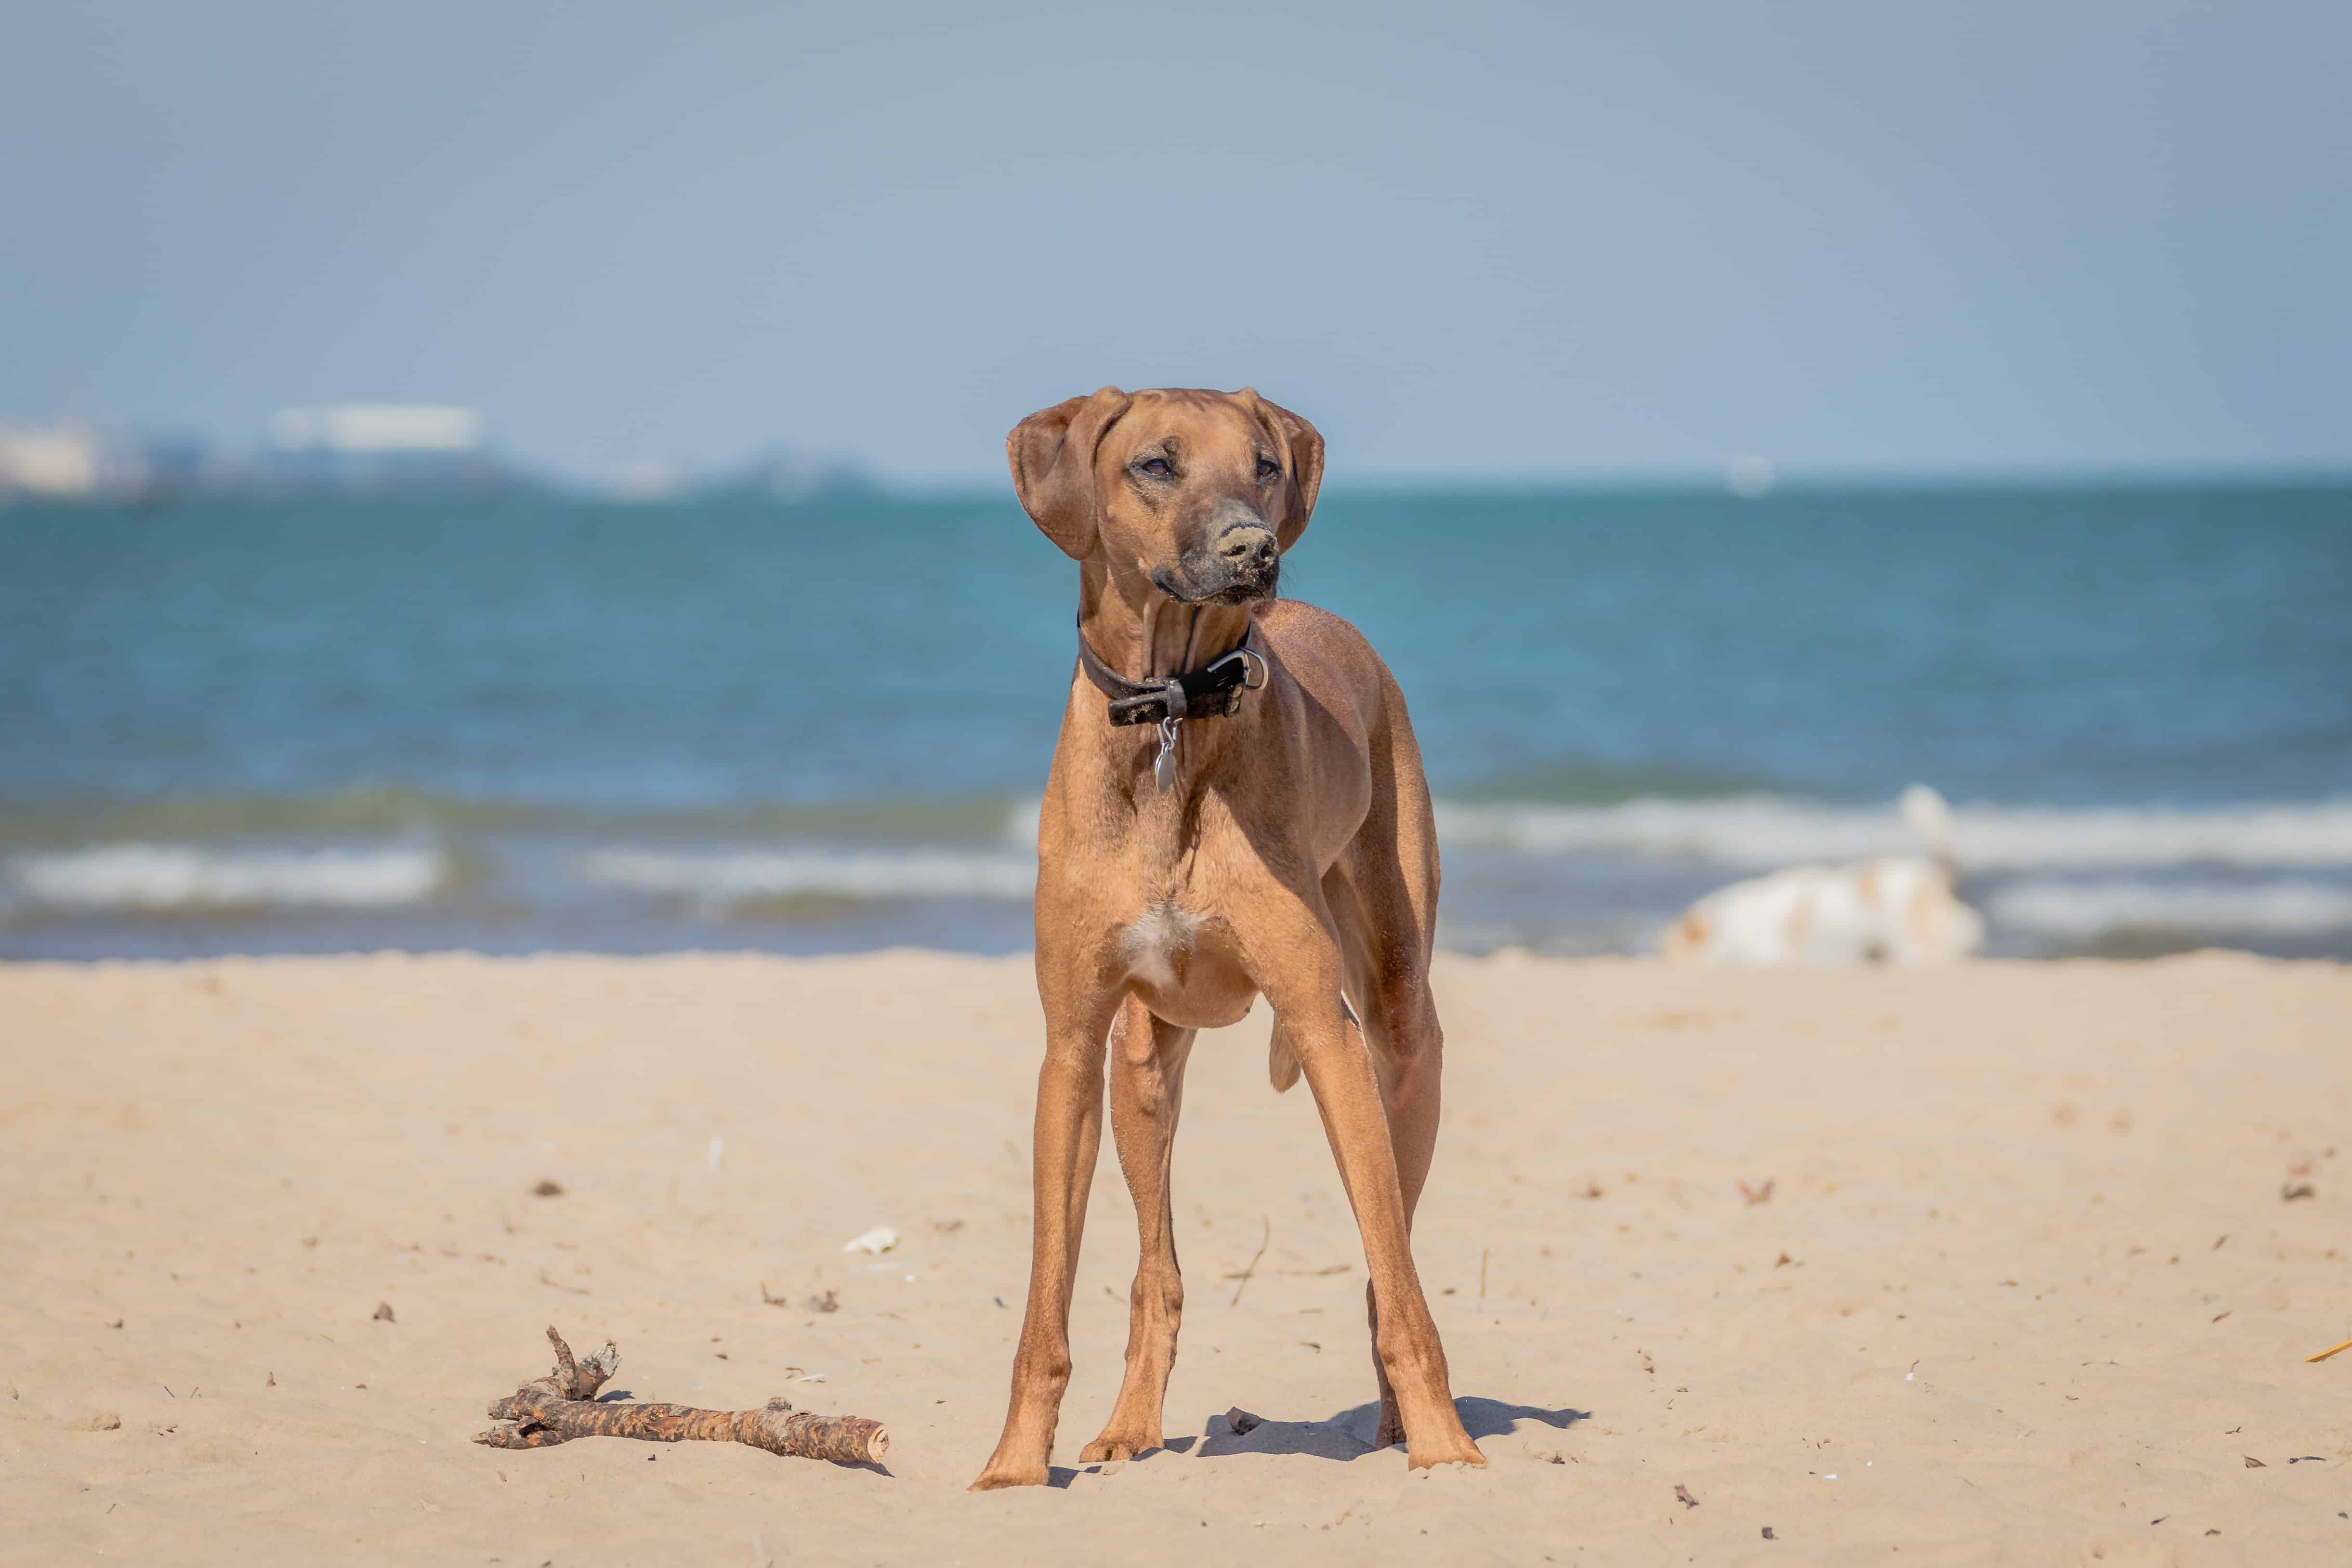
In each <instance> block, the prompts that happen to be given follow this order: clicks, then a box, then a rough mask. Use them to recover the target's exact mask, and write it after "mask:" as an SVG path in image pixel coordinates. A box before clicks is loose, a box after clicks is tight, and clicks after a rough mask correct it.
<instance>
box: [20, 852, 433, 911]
mask: <svg viewBox="0 0 2352 1568" xmlns="http://www.w3.org/2000/svg"><path fill="white" fill-rule="evenodd" d="M7 868H8V875H9V880H10V882H11V883H12V884H13V889H12V890H13V891H14V892H15V894H16V897H17V899H18V900H21V901H23V902H26V903H31V904H34V905H37V906H39V905H46V906H48V907H50V908H53V909H60V910H77V911H84V912H97V911H103V910H181V909H205V908H211V909H229V908H265V907H268V906H273V905H275V906H310V907H329V908H337V909H383V908H388V907H391V906H394V905H400V904H412V903H415V902H417V901H418V900H422V899H425V898H426V897H428V896H430V895H431V894H432V893H433V892H434V891H435V890H436V889H438V888H440V887H441V886H442V884H443V883H444V882H446V880H447V879H448V878H449V875H450V869H451V868H450V861H449V857H448V856H447V855H446V854H445V853H444V852H443V851H441V850H439V849H435V848H415V847H404V848H397V849H313V850H247V851H226V850H215V849H200V848H196V847H193V846H190V845H184V844H105V845H96V846H92V847H89V848H83V849H71V850H63V851H59V852H57V853H52V854H42V855H18V856H15V857H12V858H10V859H9V860H8V861H7Z"/></svg>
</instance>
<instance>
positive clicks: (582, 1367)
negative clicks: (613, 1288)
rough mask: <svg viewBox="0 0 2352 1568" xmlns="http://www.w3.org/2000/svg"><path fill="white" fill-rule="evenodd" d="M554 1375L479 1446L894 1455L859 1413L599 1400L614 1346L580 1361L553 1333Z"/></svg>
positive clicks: (614, 1360)
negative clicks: (629, 1445)
mask: <svg viewBox="0 0 2352 1568" xmlns="http://www.w3.org/2000/svg"><path fill="white" fill-rule="evenodd" d="M547 1338H548V1342H549V1343H551V1344H552V1345H553V1346H554V1347H555V1370H554V1371H553V1372H551V1373H548V1375H547V1376H545V1377H535V1378H532V1379H531V1380H530V1382H529V1383H526V1384H523V1385H522V1386H521V1387H520V1388H518V1389H516V1390H515V1391H514V1392H513V1393H512V1394H509V1395H508V1396H507V1397H506V1398H504V1399H501V1400H499V1402H498V1403H497V1404H495V1405H491V1406H490V1428H489V1430H488V1431H487V1432H478V1433H476V1434H475V1435H474V1441H475V1442H477V1443H485V1444H488V1446H489V1447H493V1448H549V1447H554V1446H555V1445H556V1444H558V1443H569V1442H570V1441H572V1439H573V1438H574V1437H635V1438H637V1439H639V1440H640V1441H643V1442H647V1443H691V1442H704V1443H748V1444H750V1445H751V1447H754V1448H765V1449H766V1450H767V1451H768V1452H770V1453H771V1454H782V1455H783V1456H785V1457H786V1458H796V1459H831V1460H834V1461H835V1462H836V1463H842V1464H858V1463H871V1462H874V1461H877V1460H879V1459H880V1458H882V1456H883V1455H885V1454H887V1453H888V1452H889V1451H890V1433H889V1430H888V1428H887V1427H885V1426H883V1425H882V1423H880V1422H879V1421H868V1420H866V1418H865V1417H863V1416H860V1415H811V1414H809V1413H808V1412H806V1411H800V1410H794V1409H793V1406H792V1403H791V1401H789V1400H785V1399H771V1400H769V1401H768V1403H767V1405H765V1406H764V1407H763V1408H761V1409H758V1410H697V1409H695V1408H694V1407H693V1406H691V1405H652V1404H639V1403H637V1402H635V1401H632V1400H599V1399H598V1398H597V1397H596V1391H597V1390H598V1389H600V1388H602V1387H604V1384H607V1383H609V1382H611V1381H612V1379H613V1375H614V1373H617V1372H619V1371H620V1369H621V1352H620V1351H619V1350H618V1349H617V1348H615V1347H614V1344H613V1342H611V1341H610V1340H607V1341H605V1342H604V1349H603V1350H600V1351H598V1352H596V1353H595V1354H593V1355H592V1356H589V1357H587V1358H586V1359H585V1360H577V1359H575V1358H574V1357H573V1356H572V1347H571V1346H570V1345H567V1344H565V1343H564V1342H563V1336H562V1335H561V1334H559V1333H557V1332H556V1331H554V1330H553V1329H550V1330H548V1331H547Z"/></svg>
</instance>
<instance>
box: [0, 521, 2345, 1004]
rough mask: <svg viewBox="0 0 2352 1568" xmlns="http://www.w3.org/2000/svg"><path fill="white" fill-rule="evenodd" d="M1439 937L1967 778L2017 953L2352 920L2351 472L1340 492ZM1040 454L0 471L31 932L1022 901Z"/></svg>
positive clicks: (1563, 946) (1826, 847)
mask: <svg viewBox="0 0 2352 1568" xmlns="http://www.w3.org/2000/svg"><path fill="white" fill-rule="evenodd" d="M1282 586H1283V592H1284V593H1285V594H1286V595H1290V596H1293V597H1296V598H1300V599H1304V600H1307V601H1308V602H1311V603H1314V604H1317V605H1322V606H1324V607H1325V608H1327V609H1329V610H1331V611H1333V612H1335V613H1337V614H1339V615H1340V616H1345V617H1347V618H1348V619H1349V620H1351V621H1353V622H1354V623H1356V624H1357V625H1358V626H1360V627H1362V628H1363V630H1364V631H1365V632H1366V633H1368V634H1369V635H1370V637H1371V639H1372V641H1373V642H1374V644H1375V645H1376V646H1377V647H1379V648H1380V650H1381V653H1382V655H1383V656H1384V657H1385V658H1387V659H1388V661H1389V664H1390V666H1391V668H1393V669H1394V671H1395V672H1396V676H1397V679H1398V680H1399V681H1400V683H1401V684H1402V687H1403V689H1404V692H1405V694H1406V698H1407V700H1408V702H1409V704H1410V706H1411V709H1412V718H1413V721H1414V724H1415V726H1416V728H1417V730H1418V731H1419V733H1420V736H1421V741H1422V745H1423V751H1424V752H1425V753H1426V757H1427V762H1428V770H1429V775H1430V780H1431V783H1432V785H1433V790H1434V793H1435V795H1436V798H1437V810H1438V822H1439V833H1440V838H1441V842H1442V845H1443V852H1444V897H1443V901H1442V905H1441V924H1440V927H1439V936H1440V940H1441V942H1442V943H1443V944H1444V945H1445V946H1447V947H1450V948H1454V949H1458V950H1463V951H1467V952H1493V951H1496V950H1498V949H1502V948H1506V947H1519V948H1525V949H1528V950H1532V951H1534V952H1544V953H1566V954H1585V953H1629V952H1644V951H1648V950H1650V949H1652V948H1653V947H1654V944H1655V942H1656V939H1657V936H1658V933H1659V931H1660V930H1661V929H1662V927H1663V926H1664V923H1665V922H1666V921H1668V920H1669V919H1670V918H1671V917H1672V916H1673V915H1674V914H1675V912H1676V911H1677V910H1680V909H1682V908H1683V907H1684V906H1685V904H1687V903H1688V901H1689V900H1693V899H1695V898H1696V897H1698V896H1699V895H1701V894H1703V893H1705V892H1706V891H1708V890H1709V889H1713V888H1716V887H1719V886H1721V885H1723V884H1724V883H1727V882H1729V881H1733V880H1736V879H1740V878H1744V877H1749V876H1754V875H1757V874H1759V873H1761V872H1764V871H1768V870H1770V869H1772V868H1777V867H1782V866H1788V865H1793V864H1801V863H1814V862H1831V861H1843V860H1851V859H1855V858H1864V857H1870V856H1876V855H1884V854H1903V853H1912V852H1916V851H1917V850H1918V849H1919V848H1920V846H1919V845H1918V844H1917V843H1916V840H1915V839H1914V838H1913V837H1912V836H1911V834H1910V831H1909V830H1908V829H1907V828H1906V826H1904V825H1903V823H1902V821H1901V819H1900V818H1899V817H1898V816H1897V815H1896V812H1895V796H1896V795H1897V794H1898V793H1899V792H1900V791H1901V790H1902V789H1903V788H1904V787H1905V786H1906V785H1907V784H1912V783H1914V782H1920V783H1926V784H1932V785H1933V786H1935V787H1936V788H1937V789H1938V790H1939V791H1941V792H1942V793H1943V794H1944V795H1946V796H1947V797H1948V799H1949V800H1950V801H1951V803H1952V805H1953V806H1954V809H1955V813H1956V816H1957V823H1958V828H1957V848H1958V859H1959V865H1960V892H1961V894H1962V896H1963V897H1965V898H1966V899H1968V900H1969V901H1970V902H1971V903H1973V904H1974V905H1976V906H1977V907H1978V908H1979V910H1981V911H1982V912H1983V913H1984V915H1985V918H1986V921H1987V923H1988V929H1989V936H1988V951H1989V952H1993V953H1997V954H2005V955H2012V956H2022V957H2037V958H2040V957H2059V956H2065V955H2073V954H2101V955H2108V956H2134V955H2143V954H2156V953H2162V952H2174V951H2179V950H2182V949H2188V948H2194V947H2200V946H2209V945H2221V946H2229V947H2237V948H2247V949H2252V950H2254V951H2256V952H2264V953H2271V954H2276V955H2281V956H2290V957H2294V956H2305V957H2308V956H2325V957H2332V958H2336V959H2347V958H2352V481H2344V482H2339V481H2318V480H2314V481H2308V482H2302V481H2298V482H2286V481H2278V482H2260V481H2252V480H2247V481H2229V482H2223V481H2214V482H2199V483H2179V482H2155V481H2145V482H2128V483H2126V482H2116V483H2103V482H2093V481H2088V480H2085V481H2082V482H2074V483H2048V484H2031V485H2028V484H1997V483H1990V482H1987V483H1970V484H1929V483H1924V482H1922V483H1886V484H1879V485H1864V484H1853V485H1840V486H1817V487H1805V486H1784V487H1782V488H1780V489H1776V490H1774V491H1772V492H1771V493H1770V494H1769V495H1766V496H1762V497H1759V498H1752V499H1743V498H1741V497H1738V496H1734V495H1731V494H1728V493H1727V492H1725V491H1724V490H1722V489H1719V488H1713V487H1705V486H1696V485H1693V486H1688V487H1676V486H1670V485H1657V486H1647V487H1643V486H1619V487H1566V488H1537V489H1509V488H1493V487H1487V488H1478V487H1465V488H1452V489H1396V490H1358V491H1349V490H1346V489H1335V490H1334V491H1333V492H1332V493H1330V494H1328V496H1327V497H1326V498H1325V499H1324V500H1323V503H1322V505H1321V508H1320V510H1318V514H1317V517H1316V520H1315V522H1314V526H1313V527H1312V528H1311V529H1310V530H1309V531H1308V532H1307V534H1306V536H1305V538H1304V539H1303V540H1302V541H1301V542H1299V544H1298V545H1297V547H1296V548H1295V549H1294V550H1293V552H1291V554H1290V556H1289V557H1288V558H1287V559H1286V563H1285V564H1284V569H1283V578H1282ZM1075 598H1076V569H1075V568H1074V567H1073V566H1072V565H1071V564H1070V563H1068V562H1067V561H1066V560H1065V559H1064V558H1063V557H1062V556H1061V555H1060V554H1059V553H1057V552H1055V550H1054V548H1053V547H1052V546H1051V545H1050V544H1049V543H1047V542H1045V540H1044V539H1043V538H1042V537H1041V536H1040V535H1039V534H1038V533H1037V532H1036V531H1035V530H1034V528H1032V527H1031V526H1030V524H1029V522H1028V521H1027V520H1026V519H1025V518H1024V516H1023V515H1022V513H1021V512H1020V510H1019V509H1018V508H1017V507H1016V506H1015V505H1014V504H1013V500H1011V498H1010V496H1009V495H1008V494H1004V493H1000V492H995V491H988V490H979V491H975V492H973V493H971V494H968V495H923V496H896V495H878V494H863V495H859V494H844V495H839V496H834V497H829V498H827V497H817V498H810V499H804V500H798V501H793V502H789V503H788V502H784V501H770V500H757V499H751V498H745V497H735V498H731V499H728V500H694V501H677V502H673V503H660V504H623V503H619V502H608V501H603V500H588V499H580V498H574V497H568V496H562V495H552V494H542V493H511V494H495V495H475V496H467V495H417V494H396V495H395V494H385V495H376V496H299V495H285V496H278V497H267V498H258V499H255V498H227V497H215V498H195V499H187V500H178V501H174V502H171V503H169V504H160V505H146V506H138V507H132V506H122V507H108V506H84V505H75V506H33V505H18V506H16V507H13V508H6V509H0V958H9V959H19V960H23V959H64V960H99V959H120V958H175V957H186V956H194V955H211V954H222V953H247V952H255V953H258V952H343V951H352V950H375V949H407V950H439V949H472V950H476V951H480V952H500V953H513V952H539V951H544V950H551V949H562V950H587V951H595V952H657V951H667V950H675V949H730V950H731V949H758V950H764V951H771V952H793V953H819V952H845V951H851V950H859V949H871V948H880V947H890V946H916V947H928V948H946V949H955V950H961V951H967V952H1018V951H1021V950H1024V949H1025V948H1026V947H1027V946H1028V945H1029V942H1030V924H1029V898H1030V889H1031V883H1032V879H1033V876H1034V860H1035V842H1036V809H1037V799H1038V795H1039V794H1040V791H1041V790H1042V788H1043V786H1044V782H1045V770H1046V765H1047V763H1048V760H1049V759H1050V757H1051V754H1052V752H1053V746H1054V736H1055V727H1056V725H1057V723H1058V722H1059V720H1060V716H1061V712H1062V705H1063V701H1064V697H1065V693H1066V689H1067V683H1068V680H1069V679H1070V675H1071V668H1072V659H1073V643H1072V636H1073V634H1072V628H1071V615H1072V610H1073V607H1074V605H1075Z"/></svg>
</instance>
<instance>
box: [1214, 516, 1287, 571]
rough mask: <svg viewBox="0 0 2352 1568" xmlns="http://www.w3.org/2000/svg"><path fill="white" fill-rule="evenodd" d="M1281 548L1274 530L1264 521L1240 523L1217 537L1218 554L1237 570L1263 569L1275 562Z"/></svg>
mask: <svg viewBox="0 0 2352 1568" xmlns="http://www.w3.org/2000/svg"><path fill="white" fill-rule="evenodd" d="M1280 550H1281V546H1280V545H1279V544H1277V543H1276V542H1275V537H1274V531H1273V530H1272V529H1270V528H1267V527H1266V526H1265V524H1263V523H1256V522H1244V523H1241V524H1238V525H1237V526H1235V527H1233V528H1229V529H1227V530H1225V531H1224V532H1223V534H1221V535H1219V536H1218V539H1217V554H1218V555H1219V556H1220V557H1222V558H1223V560H1224V561H1225V562H1226V563H1227V564H1229V565H1231V566H1232V567H1233V568H1234V570H1235V571H1253V570H1255V571H1263V570H1265V568H1266V567H1268V566H1271V565H1273V564H1274V558H1275V556H1276V554H1277V553H1278V552H1280Z"/></svg>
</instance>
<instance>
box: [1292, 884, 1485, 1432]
mask: <svg viewBox="0 0 2352 1568" xmlns="http://www.w3.org/2000/svg"><path fill="white" fill-rule="evenodd" d="M1263 951H1264V956H1265V959H1266V960H1267V961H1269V962H1267V963H1265V975H1264V978H1263V980H1262V981H1261V984H1263V985H1264V987H1265V992H1266V994H1267V998H1268V1000H1270V1001H1272V1002H1273V1003H1274V1006H1275V1011H1276V1015H1277V1016H1278V1017H1279V1019H1280V1021H1281V1027H1282V1029H1283V1031H1284V1033H1285V1034H1286V1036H1287V1037H1288V1038H1289V1040H1290V1043H1291V1046H1292V1048H1293V1049H1294V1050H1295V1051H1296V1052H1297V1056H1298V1061H1299V1065H1300V1066H1301V1067H1302V1068H1305V1069H1306V1073H1307V1087H1308V1088H1309V1089H1311V1090H1313V1092H1314V1095H1315V1107H1316V1110H1318V1112H1320V1113H1321V1115H1322V1118H1323V1132H1324V1136H1325V1137H1327V1138H1328V1139H1329V1140H1330V1143H1331V1155H1332V1158H1333V1159H1334V1160H1335V1161H1336V1162H1337V1163H1338V1164H1339V1181H1340V1184H1341V1185H1342V1186H1344V1187H1345V1188H1346V1189H1347V1193H1348V1202H1349V1206H1350V1207H1352V1208H1353V1209H1354V1210H1355V1215H1356V1228H1357V1230H1358V1232H1359V1233H1360V1235H1361V1237H1362V1238H1363V1243H1364V1265H1365V1269H1366V1271H1367V1272H1368V1273H1369V1274H1370V1276H1371V1282H1370V1283H1371V1298H1372V1303H1373V1310H1374V1321H1375V1326H1374V1330H1373V1332H1374V1335H1375V1338H1374V1342H1373V1346H1372V1353H1373V1354H1374V1355H1376V1356H1377V1357H1379V1359H1380V1363H1381V1370H1382V1371H1383V1372H1385V1373H1387V1379H1388V1383H1389V1384H1390V1385H1391V1388H1392V1389H1393V1391H1394V1395H1395V1399H1396V1404H1397V1408H1398V1413H1399V1414H1400V1415H1402V1417H1403V1420H1404V1438H1405V1462H1406V1464H1407V1466H1408V1467H1409V1468H1412V1469H1422V1468H1426V1467H1428V1466H1431V1465H1445V1464H1466V1465H1483V1464H1485V1463H1486V1457H1485V1456H1484V1455H1482V1454H1480V1453H1479V1452H1478V1447H1477V1445H1476V1444H1475V1443H1473V1442H1471V1440H1470V1435H1469V1433H1467V1432H1466V1431H1465V1430H1464V1429H1463V1426H1462V1417H1461V1415H1460V1413H1459V1412H1457V1411H1456V1410H1455V1409H1454V1394H1453V1390H1452V1388H1451V1386H1450V1384H1449V1381H1448V1376H1447V1372H1446V1365H1445V1347H1444V1345H1443V1344H1442V1343H1440V1342H1439V1340H1438V1337H1437V1322H1436V1320H1435V1319H1433V1317H1431V1316H1430V1311H1429V1302H1428V1300H1427V1298H1425V1297H1424V1296H1423V1293H1422V1289H1421V1276H1420V1275H1419V1273H1418V1272H1416V1271H1415V1269H1414V1268H1413V1265H1412V1241H1411V1237H1410V1230H1411V1226H1410V1224H1409V1222H1408V1220H1407V1218H1406V1211H1405V1199H1404V1190H1403V1184H1402V1180H1401V1179H1400V1177H1399V1174H1398V1172H1397V1155H1396V1145H1395V1143H1394V1142H1393V1141H1392V1139H1391V1131H1390V1127H1389V1118H1388V1110H1387V1107H1386V1106H1385V1105H1384V1104H1383V1103H1382V1101H1381V1084H1380V1079H1379V1076H1378V1074H1377V1072H1376V1071H1375V1069H1374V1068H1373V1064H1372V1058H1371V1053H1370V1051H1369V1050H1368V1049H1366V1047H1365V1044H1364V1038H1363V1036H1362V1035H1361V1034H1360V1032H1358V1031H1357V1030H1355V1029H1351V1028H1349V1026H1348V1020H1347V1015H1346V1014H1345V1013H1344V1012H1342V1011H1341V1009H1340V1005H1339V955H1338V952H1337V944H1336V942H1333V941H1332V940H1331V939H1330V937H1329V936H1328V927H1325V928H1320V929H1317V928H1310V927H1307V926H1306V925H1305V923H1304V922H1303V921H1302V922H1298V923H1297V924H1295V925H1293V926H1292V928H1291V929H1290V930H1288V931H1282V930H1279V929H1275V930H1270V931H1268V932H1267V934H1266V938H1265V944H1264V950H1263ZM1382 1403H1383V1405H1385V1404H1386V1400H1385V1399H1383V1401H1382Z"/></svg>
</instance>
